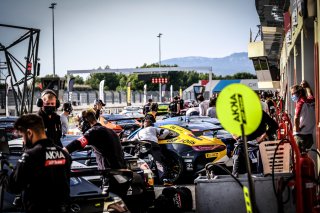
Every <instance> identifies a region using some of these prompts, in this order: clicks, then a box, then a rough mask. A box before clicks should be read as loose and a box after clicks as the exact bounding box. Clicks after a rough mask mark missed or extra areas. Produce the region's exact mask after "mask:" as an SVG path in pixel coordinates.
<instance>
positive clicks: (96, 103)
mask: <svg viewBox="0 0 320 213" xmlns="http://www.w3.org/2000/svg"><path fill="white" fill-rule="evenodd" d="M105 105H106V104H105V103H103V101H102V100H101V99H96V100H95V101H94V102H93V109H94V110H95V111H96V119H97V120H99V118H100V115H101V114H102V112H101V109H102V107H103V106H105Z"/></svg>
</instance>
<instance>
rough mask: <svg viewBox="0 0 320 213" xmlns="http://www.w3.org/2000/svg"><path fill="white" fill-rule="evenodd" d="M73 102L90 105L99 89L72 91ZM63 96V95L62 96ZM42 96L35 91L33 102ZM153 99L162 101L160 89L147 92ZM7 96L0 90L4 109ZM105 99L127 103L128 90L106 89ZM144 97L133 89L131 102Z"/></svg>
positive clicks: (10, 101) (167, 95)
mask: <svg viewBox="0 0 320 213" xmlns="http://www.w3.org/2000/svg"><path fill="white" fill-rule="evenodd" d="M162 95H163V101H166V102H168V101H170V92H168V91H165V92H163V94H162ZM176 95H179V92H178V91H174V92H173V96H176ZM70 96H71V98H70V99H71V102H72V104H73V105H74V106H80V105H90V104H92V103H93V102H94V100H95V99H97V98H99V91H95V90H91V91H73V92H72V93H70ZM191 96H192V99H194V97H193V94H187V93H186V94H184V95H183V97H184V99H190V98H189V97H191ZM60 97H61V96H60ZM62 97H63V102H68V93H67V92H66V91H65V92H64V93H63V96H62ZM38 98H40V92H39V91H35V93H34V99H33V102H34V103H33V104H34V105H35V104H36V100H37V99H38ZM150 98H151V99H153V101H156V102H160V100H159V92H158V91H148V92H147V100H148V99H150ZM5 101H6V98H5V91H4V90H0V108H1V109H4V107H5V105H6V103H5ZM104 101H105V103H106V104H108V105H119V104H126V103H127V92H125V91H106V92H104ZM143 101H144V97H143V92H140V91H132V93H131V103H132V104H144V103H143ZM8 104H9V106H15V101H14V96H13V92H12V91H9V94H8Z"/></svg>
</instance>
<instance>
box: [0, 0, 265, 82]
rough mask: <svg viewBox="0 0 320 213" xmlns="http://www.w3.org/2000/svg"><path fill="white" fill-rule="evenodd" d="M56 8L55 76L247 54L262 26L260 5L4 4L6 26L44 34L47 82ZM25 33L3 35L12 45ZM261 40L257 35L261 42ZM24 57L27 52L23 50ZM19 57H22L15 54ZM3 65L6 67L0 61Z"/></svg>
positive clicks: (238, 0) (237, 0) (0, 0)
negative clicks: (164, 60)
mask: <svg viewBox="0 0 320 213" xmlns="http://www.w3.org/2000/svg"><path fill="white" fill-rule="evenodd" d="M52 2H56V3H57V6H56V9H55V51H56V73H57V74H58V75H60V76H62V75H64V74H65V73H66V71H67V70H75V69H92V68H98V67H100V66H101V67H102V68H104V67H105V66H106V65H109V66H110V67H111V68H134V67H136V66H141V65H143V63H148V64H150V63H154V62H158V58H159V55H158V54H159V49H158V48H159V43H158V42H159V40H158V38H157V35H158V33H162V34H163V35H162V37H161V52H162V59H169V58H177V57H186V56H204V57H224V56H227V55H230V54H232V53H234V52H244V51H245V52H246V51H247V45H248V41H249V31H250V28H251V29H252V30H253V32H256V31H257V27H256V25H258V24H259V19H258V15H257V12H256V10H255V3H254V2H255V1H254V0H90V1H89V0H55V1H47V0H0V23H1V24H10V25H18V26H24V27H33V28H38V29H40V30H41V33H40V47H39V58H40V62H41V72H42V73H41V76H43V75H45V74H51V73H52V72H53V68H52V13H51V9H49V8H48V7H49V6H50V4H51V3H52ZM21 33H22V32H21V31H17V30H9V29H7V28H1V27H0V42H1V43H2V44H3V45H5V46H6V45H7V44H9V43H11V42H13V41H14V40H16V39H17V38H19V37H20V36H21V35H22V34H21ZM254 35H255V34H254ZM14 51H16V52H17V53H16V54H17V55H19V53H20V55H21V56H22V55H23V54H21V52H22V53H26V51H27V50H26V47H23V45H22V46H21V47H19V48H18V47H17V48H16V50H14ZM12 53H13V55H15V52H12ZM0 59H1V61H3V60H4V57H3V54H0Z"/></svg>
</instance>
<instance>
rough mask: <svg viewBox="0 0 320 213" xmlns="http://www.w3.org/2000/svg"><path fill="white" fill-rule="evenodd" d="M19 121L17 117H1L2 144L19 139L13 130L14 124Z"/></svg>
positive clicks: (0, 137) (0, 132) (0, 140)
mask: <svg viewBox="0 0 320 213" xmlns="http://www.w3.org/2000/svg"><path fill="white" fill-rule="evenodd" d="M17 119H18V117H16V116H9V117H0V142H8V141H9V140H13V139H15V138H17V135H16V134H14V129H13V125H14V122H15V121H16V120H17Z"/></svg>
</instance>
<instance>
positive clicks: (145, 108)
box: [143, 98, 152, 116]
mask: <svg viewBox="0 0 320 213" xmlns="http://www.w3.org/2000/svg"><path fill="white" fill-rule="evenodd" d="M151 104H152V99H151V98H150V99H149V100H148V103H146V104H145V105H144V106H143V114H144V115H145V116H146V115H147V114H148V112H150V111H151Z"/></svg>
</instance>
